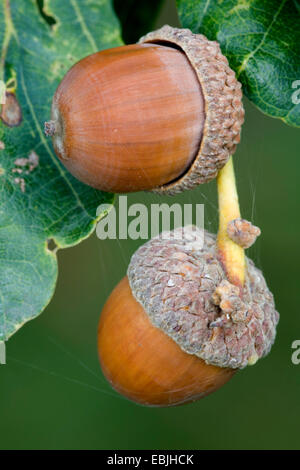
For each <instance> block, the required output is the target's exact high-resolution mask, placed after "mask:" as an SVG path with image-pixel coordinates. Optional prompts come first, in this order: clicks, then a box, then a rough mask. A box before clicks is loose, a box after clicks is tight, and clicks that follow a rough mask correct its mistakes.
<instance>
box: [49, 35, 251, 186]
mask: <svg viewBox="0 0 300 470" xmlns="http://www.w3.org/2000/svg"><path fill="white" fill-rule="evenodd" d="M243 118H244V110H243V105H242V92H241V85H240V83H239V82H238V81H237V80H236V78H235V74H234V72H233V71H232V70H231V69H230V67H229V65H228V61H227V59H226V57H224V56H223V55H222V53H221V50H220V47H219V45H218V43H217V42H214V41H209V40H208V39H206V38H205V37H204V36H203V35H199V34H193V33H192V32H191V31H189V30H188V29H177V28H172V27H170V26H164V27H163V28H161V29H159V30H158V31H154V32H152V33H149V34H147V35H146V36H145V37H143V38H142V39H141V40H140V41H139V44H135V45H128V46H122V47H116V48H113V49H108V50H104V51H100V52H97V53H95V54H92V55H90V56H88V57H86V58H84V59H82V60H80V61H79V62H78V63H77V64H75V65H74V66H73V67H72V68H71V69H70V70H69V72H68V73H67V74H66V76H65V77H64V78H63V80H62V82H61V83H60V85H59V86H58V88H57V90H56V93H55V95H54V98H53V103H52V115H51V121H49V122H46V123H45V133H46V135H49V136H52V140H53V146H54V150H55V152H56V154H57V156H58V157H59V159H60V160H61V161H62V163H63V164H64V165H65V166H66V167H67V168H68V170H69V171H70V172H71V173H72V174H73V175H74V176H75V177H76V178H78V179H79V180H81V181H83V182H84V183H86V184H88V185H90V186H92V187H95V188H97V189H100V190H103V191H109V192H116V193H123V192H132V191H140V190H153V191H155V192H159V193H166V194H175V193H178V192H181V191H183V190H185V189H192V188H194V187H196V186H197V185H198V184H200V183H205V182H208V181H210V180H211V179H213V178H215V177H216V175H217V174H218V171H219V170H220V169H221V168H222V167H223V166H224V165H225V163H226V162H227V160H228V159H229V156H230V155H232V154H233V153H234V151H235V148H236V145H237V143H238V142H239V140H240V131H241V125H242V122H243Z"/></svg>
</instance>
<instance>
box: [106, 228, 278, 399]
mask: <svg viewBox="0 0 300 470" xmlns="http://www.w3.org/2000/svg"><path fill="white" fill-rule="evenodd" d="M203 239H204V242H203ZM246 264H247V271H246V278H245V283H244V286H243V291H242V295H241V292H240V289H239V288H238V287H237V286H236V285H233V284H231V283H230V282H229V281H228V279H227V274H226V272H225V270H224V266H223V265H222V262H221V261H220V259H219V257H218V249H217V243H216V236H215V235H213V234H211V233H209V232H207V231H205V233H204V232H203V231H202V230H200V229H198V228H197V227H194V226H188V227H184V228H179V229H175V230H173V231H171V232H163V233H162V234H160V235H159V236H157V237H155V238H153V239H152V240H150V241H149V242H147V243H146V244H145V245H143V246H141V247H140V248H139V249H138V250H137V252H136V253H135V254H134V255H133V257H132V259H131V262H130V265H129V267H128V271H127V276H126V277H125V278H124V279H123V280H122V281H121V282H120V283H119V284H118V285H117V287H116V288H115V290H114V291H113V292H112V294H111V295H110V297H109V299H108V300H107V302H106V304H105V306H104V308H103V311H102V314H101V317H100V323H99V330H98V352H99V358H100V363H101V367H102V370H103V373H104V375H105V376H106V378H107V379H108V381H109V382H110V384H111V385H112V387H114V388H115V389H116V390H117V391H118V392H120V393H121V394H123V395H125V396H126V397H127V398H129V399H130V400H133V401H135V402H137V403H139V404H142V405H148V406H173V405H179V404H183V403H187V402H190V401H194V400H197V399H199V398H202V397H204V396H206V395H208V394H209V393H212V392H213V391H215V390H217V389H218V388H220V387H221V386H222V385H224V384H225V383H226V382H227V381H228V380H229V379H230V378H232V377H233V375H234V374H235V372H236V371H237V370H239V369H242V368H244V367H246V366H247V365H249V364H254V363H255V362H256V361H257V360H258V359H259V358H261V357H263V356H265V355H266V354H267V353H268V352H269V351H270V349H271V346H272V344H273V342H274V339H275V334H276V325H277V323H278V319H279V315H278V313H277V311H276V310H275V305H274V300H273V296H272V294H271V292H270V291H269V289H268V287H267V285H266V282H265V280H264V277H263V275H262V273H261V271H260V270H259V269H257V268H256V267H255V266H254V264H253V262H252V261H250V260H249V259H247V261H246Z"/></svg>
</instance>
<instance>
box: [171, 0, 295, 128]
mask: <svg viewBox="0 0 300 470" xmlns="http://www.w3.org/2000/svg"><path fill="white" fill-rule="evenodd" d="M296 5H298V6H299V1H298V0H297V1H294V0H272V1H270V0H177V8H178V13H179V17H180V20H181V22H182V25H183V26H184V27H187V28H190V29H191V30H192V31H193V32H195V33H202V34H204V35H205V36H207V37H208V39H211V40H217V41H218V42H219V43H220V46H221V49H222V52H223V53H224V54H225V55H226V57H227V58H228V60H229V63H230V65H231V67H232V68H233V70H235V72H236V75H237V77H238V79H239V80H240V81H241V83H242V85H243V90H244V93H245V94H246V96H247V97H248V98H249V99H250V100H251V101H252V102H253V103H254V104H255V105H256V106H257V107H258V108H259V109H260V110H261V111H262V112H264V113H265V114H268V115H269V116H272V117H275V118H280V119H282V120H283V121H284V122H285V123H287V124H290V125H292V126H297V127H299V126H300V100H299V99H298V96H299V92H298V93H297V89H296V88H297V87H299V80H300V15H299V13H298V11H297V7H296Z"/></svg>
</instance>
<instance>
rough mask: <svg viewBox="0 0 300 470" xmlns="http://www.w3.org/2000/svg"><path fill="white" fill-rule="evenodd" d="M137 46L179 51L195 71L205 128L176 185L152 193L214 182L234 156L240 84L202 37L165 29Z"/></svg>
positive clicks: (239, 120) (218, 52)
mask: <svg viewBox="0 0 300 470" xmlns="http://www.w3.org/2000/svg"><path fill="white" fill-rule="evenodd" d="M139 43H141V44H143V43H158V44H166V43H169V44H170V45H172V44H173V45H174V46H175V47H179V48H180V49H181V50H182V51H183V52H184V53H185V54H186V56H187V58H188V59H189V61H190V63H191V65H192V67H193V68H194V70H195V72H196V74H197V76H198V79H199V82H200V85H201V89H202V93H203V97H204V102H205V103H204V104H205V124H204V130H203V136H202V139H201V142H200V144H199V152H198V154H197V156H196V158H195V160H194V162H193V163H192V165H191V166H190V168H189V169H188V170H187V171H186V173H185V174H183V175H182V176H181V177H179V178H178V179H177V180H176V181H173V182H171V183H169V184H166V185H164V186H162V187H160V188H156V189H154V190H153V191H154V192H157V193H160V194H162V193H163V194H170V195H173V194H177V193H180V192H181V191H184V190H187V189H193V188H194V187H196V186H198V185H199V184H201V183H207V182H208V181H210V180H212V179H213V178H215V177H216V176H217V174H218V171H219V170H220V169H221V168H222V167H223V166H224V165H225V163H226V162H227V161H228V159H229V157H230V156H231V155H232V154H233V153H234V152H235V149H236V145H237V144H238V143H239V141H240V133H241V126H242V124H243V121H244V108H243V104H242V90H241V84H240V83H239V82H238V81H237V79H236V77H235V73H234V72H233V70H231V68H230V67H229V65H228V60H227V58H226V57H225V56H224V55H223V54H222V53H221V49H220V46H219V44H218V43H217V42H216V41H209V40H208V39H206V37H205V36H203V35H202V34H193V33H192V32H191V31H190V30H189V29H178V28H172V27H171V26H168V25H165V26H163V27H162V28H161V29H158V30H157V31H153V32H151V33H149V34H147V35H146V36H144V37H142V38H141V39H140V40H139Z"/></svg>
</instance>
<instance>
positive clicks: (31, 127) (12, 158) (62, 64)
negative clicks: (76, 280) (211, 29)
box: [0, 0, 122, 341]
mask: <svg viewBox="0 0 300 470" xmlns="http://www.w3.org/2000/svg"><path fill="white" fill-rule="evenodd" d="M41 7H43V8H44V10H43V12H42V14H41V9H40V8H41ZM47 18H48V19H50V20H51V21H47ZM120 44H122V41H121V38H120V30H119V23H118V21H117V19H116V17H115V15H114V12H113V9H112V5H111V1H110V0H101V1H100V0H68V1H66V0H65V1H61V0H49V1H45V2H44V4H43V2H41V1H40V0H39V1H37V0H0V65H1V68H0V80H2V81H4V82H5V83H6V84H7V89H9V88H15V91H16V97H17V100H18V102H19V104H20V107H21V110H22V116H23V119H22V122H21V124H20V125H19V126H17V127H8V126H7V125H5V124H4V123H3V122H1V120H0V341H3V340H7V339H8V338H9V337H10V336H11V335H12V334H13V333H15V332H16V330H18V329H19V328H20V327H21V326H22V325H23V324H24V323H25V322H27V321H28V320H30V319H32V318H34V317H36V316H37V315H38V314H39V313H40V312H41V311H42V310H43V309H44V308H45V306H46V305H47V304H48V302H49V301H50V299H51V296H52V294H53V291H54V288H55V283H56V278H57V259H56V250H57V249H59V248H64V247H69V246H72V245H75V244H77V243H79V242H80V241H81V240H83V239H84V238H86V237H88V236H89V234H90V233H91V232H92V231H93V230H94V228H95V226H96V222H97V220H98V219H99V218H100V217H101V214H100V215H98V216H96V209H97V207H98V206H99V205H100V204H101V203H111V202H112V200H113V195H111V194H107V193H103V192H100V191H96V190H94V189H92V188H89V187H88V186H86V185H84V184H82V183H80V182H79V181H77V180H76V179H75V178H73V177H72V176H71V175H70V174H69V173H68V172H67V171H66V170H65V169H64V168H63V166H62V165H61V164H60V162H59V161H58V159H57V158H56V157H55V155H54V153H53V150H52V145H51V141H50V140H46V138H45V137H44V134H43V123H44V121H45V120H48V119H49V116H50V108H51V100H52V96H53V93H54V91H55V89H56V87H57V85H58V83H59V81H60V80H61V78H62V77H63V75H64V74H65V73H66V72H67V70H68V69H69V68H70V66H71V65H72V64H74V63H75V62H76V61H78V60H79V59H81V58H82V57H84V56H86V55H88V54H91V53H93V52H96V51H98V50H100V49H105V48H109V47H114V46H118V45H120ZM83 86H84V84H83ZM102 215H104V214H102ZM49 240H53V241H54V242H55V244H56V245H57V247H56V249H55V250H51V249H50V247H49V244H48V243H49Z"/></svg>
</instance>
